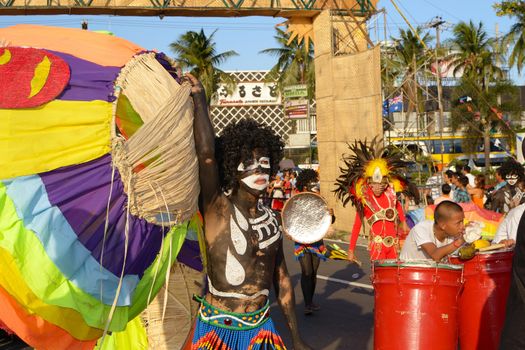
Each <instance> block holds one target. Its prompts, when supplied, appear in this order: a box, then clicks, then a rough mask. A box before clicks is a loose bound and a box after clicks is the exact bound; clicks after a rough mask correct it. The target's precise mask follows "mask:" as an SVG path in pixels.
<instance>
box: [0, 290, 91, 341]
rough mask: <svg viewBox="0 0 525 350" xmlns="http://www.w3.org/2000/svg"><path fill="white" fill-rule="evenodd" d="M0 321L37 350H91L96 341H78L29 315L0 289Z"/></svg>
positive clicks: (61, 330)
mask: <svg viewBox="0 0 525 350" xmlns="http://www.w3.org/2000/svg"><path fill="white" fill-rule="evenodd" d="M0 319H1V320H2V321H3V322H4V323H5V324H6V325H7V326H8V327H9V328H10V329H11V330H13V332H15V333H16V334H17V335H18V336H19V337H20V338H21V339H22V340H23V341H25V342H26V343H27V344H29V345H31V346H32V347H34V348H36V349H38V350H91V349H93V348H94V347H95V344H96V342H97V341H96V340H92V341H80V340H76V339H75V338H73V337H72V336H71V335H70V334H69V333H68V332H66V331H65V330H63V329H62V328H60V327H57V326H55V325H54V324H52V323H49V322H47V321H45V320H43V319H42V318H40V317H38V316H36V315H29V314H28V313H27V311H26V310H25V309H24V308H23V307H22V306H20V305H19V304H18V303H17V302H16V301H15V300H14V299H13V298H11V296H10V295H9V294H8V293H7V292H6V291H5V290H4V289H3V288H1V287H0Z"/></svg>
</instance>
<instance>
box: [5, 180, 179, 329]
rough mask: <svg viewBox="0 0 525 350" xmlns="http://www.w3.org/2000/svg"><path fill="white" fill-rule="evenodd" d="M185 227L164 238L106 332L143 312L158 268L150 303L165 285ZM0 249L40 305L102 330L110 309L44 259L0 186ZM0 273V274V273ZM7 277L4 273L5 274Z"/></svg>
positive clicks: (33, 236) (36, 240)
mask: <svg viewBox="0 0 525 350" xmlns="http://www.w3.org/2000/svg"><path fill="white" fill-rule="evenodd" d="M187 227H188V223H183V224H180V225H178V226H176V227H174V228H172V230H171V231H170V232H169V233H168V234H167V235H166V237H165V239H164V244H163V250H162V252H161V254H160V255H157V258H156V259H155V261H154V262H153V263H152V264H151V266H150V267H149V268H148V269H147V270H146V271H145V273H144V276H143V278H142V279H141V280H140V282H139V284H138V285H137V288H136V290H135V293H134V294H133V302H132V305H131V306H122V307H116V309H115V312H114V314H113V319H112V321H111V324H110V327H109V330H110V331H122V330H123V329H125V327H126V324H127V323H128V321H129V320H130V319H133V318H134V317H135V316H137V315H138V314H140V312H142V311H143V310H144V309H145V308H146V306H147V305H146V303H147V297H148V294H149V292H150V288H151V286H152V284H153V280H154V277H155V270H156V268H157V267H156V266H157V264H159V267H158V269H159V272H158V274H157V277H156V278H155V283H154V284H153V291H152V299H153V297H154V296H155V295H156V294H157V293H158V291H159V290H160V288H161V287H162V285H163V284H164V281H165V277H166V276H165V275H166V270H167V269H168V268H169V267H170V266H171V265H172V263H173V261H175V259H176V257H177V254H178V253H179V251H180V248H181V247H182V244H183V242H184V238H185V236H186V232H187ZM170 241H171V242H172V249H173V250H172V256H171V259H169V246H170ZM0 247H2V248H3V249H5V250H7V251H8V252H9V253H10V254H11V255H12V256H13V258H14V260H15V263H16V265H17V267H18V269H19V271H20V273H21V274H22V276H23V278H24V280H25V282H26V284H27V286H28V287H29V288H30V289H31V290H32V291H33V293H34V294H35V295H36V296H37V297H38V298H39V299H40V300H42V301H43V302H45V303H47V304H50V305H57V306H60V307H66V308H72V309H75V310H77V311H78V312H79V313H80V314H81V315H82V317H83V318H84V320H85V321H86V323H87V324H88V325H89V326H91V327H95V328H100V329H104V328H105V326H106V321H107V318H108V315H109V312H110V309H111V306H110V305H105V304H102V303H101V302H100V301H99V300H97V299H95V298H93V297H92V296H90V295H88V294H86V293H84V292H83V291H82V290H81V289H79V288H78V287H77V286H75V285H74V284H73V283H71V282H70V281H69V280H67V279H66V278H65V277H64V275H62V273H61V272H60V270H59V269H58V268H57V267H56V266H55V265H54V264H53V262H52V261H51V259H49V257H48V256H47V254H46V252H45V250H44V247H43V246H42V244H41V243H40V241H39V240H38V238H37V237H36V236H35V234H34V233H33V232H32V231H31V230H27V229H26V228H25V227H24V225H23V222H22V220H20V218H19V217H18V216H17V213H16V210H15V207H14V204H13V202H12V201H11V199H10V198H9V196H8V195H7V193H6V188H5V186H4V185H3V183H1V182H0ZM2 272H3V273H4V271H2ZM7 273H8V272H7Z"/></svg>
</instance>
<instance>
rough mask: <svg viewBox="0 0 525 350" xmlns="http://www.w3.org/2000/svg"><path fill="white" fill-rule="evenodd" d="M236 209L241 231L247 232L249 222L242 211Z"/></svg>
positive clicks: (236, 217)
mask: <svg viewBox="0 0 525 350" xmlns="http://www.w3.org/2000/svg"><path fill="white" fill-rule="evenodd" d="M234 208H235V219H236V220H237V222H238V223H239V226H240V227H241V229H242V230H244V231H247V230H248V221H246V218H245V217H244V215H242V213H241V211H240V210H239V209H237V207H236V206H234Z"/></svg>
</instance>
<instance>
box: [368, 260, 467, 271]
mask: <svg viewBox="0 0 525 350" xmlns="http://www.w3.org/2000/svg"><path fill="white" fill-rule="evenodd" d="M374 267H400V268H402V267H423V268H429V269H435V268H438V269H446V270H461V269H463V266H462V265H458V264H447V263H436V262H435V261H433V260H429V259H419V260H396V259H385V260H375V261H374Z"/></svg>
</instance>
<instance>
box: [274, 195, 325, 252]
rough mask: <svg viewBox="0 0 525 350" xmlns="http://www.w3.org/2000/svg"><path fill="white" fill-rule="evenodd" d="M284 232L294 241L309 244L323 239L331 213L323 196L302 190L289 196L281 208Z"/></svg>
mask: <svg viewBox="0 0 525 350" xmlns="http://www.w3.org/2000/svg"><path fill="white" fill-rule="evenodd" d="M281 215H282V221H283V230H284V233H285V234H286V235H287V236H288V237H290V239H292V240H294V241H295V242H298V243H302V244H311V243H315V242H317V241H320V240H321V239H323V237H324V236H325V235H326V233H327V232H328V229H329V228H330V225H331V223H332V215H330V211H329V209H328V204H326V201H325V200H324V198H323V197H321V196H319V195H317V194H315V193H311V192H303V193H299V194H296V195H295V196H293V197H292V198H290V199H289V200H288V201H287V202H286V204H285V205H284V208H283V210H282V213H281Z"/></svg>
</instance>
